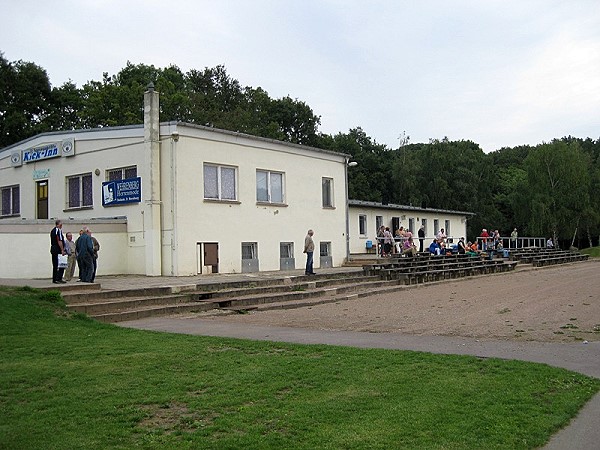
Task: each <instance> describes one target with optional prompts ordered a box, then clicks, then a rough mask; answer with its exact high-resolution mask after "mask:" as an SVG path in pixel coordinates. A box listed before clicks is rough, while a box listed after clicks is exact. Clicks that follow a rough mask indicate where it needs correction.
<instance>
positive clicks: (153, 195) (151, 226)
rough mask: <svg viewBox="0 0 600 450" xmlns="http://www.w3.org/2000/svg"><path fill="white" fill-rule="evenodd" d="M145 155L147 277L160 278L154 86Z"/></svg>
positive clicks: (147, 103)
mask: <svg viewBox="0 0 600 450" xmlns="http://www.w3.org/2000/svg"><path fill="white" fill-rule="evenodd" d="M144 153H145V155H146V161H147V162H149V164H148V167H150V198H149V199H148V200H146V201H145V203H146V208H145V209H144V211H145V214H144V242H145V249H146V275H149V276H161V275H162V261H161V260H162V258H161V252H162V239H161V235H162V232H161V202H160V118H159V101H158V92H156V91H155V90H154V85H153V84H152V83H150V84H149V85H148V90H147V91H146V92H144Z"/></svg>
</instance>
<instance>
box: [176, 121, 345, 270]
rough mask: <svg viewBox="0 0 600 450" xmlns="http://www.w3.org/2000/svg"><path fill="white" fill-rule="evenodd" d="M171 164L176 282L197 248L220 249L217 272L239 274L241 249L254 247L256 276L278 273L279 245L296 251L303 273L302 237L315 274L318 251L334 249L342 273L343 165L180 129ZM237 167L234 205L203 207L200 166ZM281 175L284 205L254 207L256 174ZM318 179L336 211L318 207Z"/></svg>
mask: <svg viewBox="0 0 600 450" xmlns="http://www.w3.org/2000/svg"><path fill="white" fill-rule="evenodd" d="M179 133H180V136H181V137H180V139H179V142H178V143H177V144H176V158H177V164H176V167H177V175H176V178H177V205H176V211H177V229H176V242H177V246H176V247H177V261H178V274H179V275H189V274H195V273H196V270H197V252H196V243H198V242H218V243H219V259H220V261H219V263H220V266H219V271H220V272H227V273H238V272H241V270H242V264H241V243H242V242H257V243H258V256H259V261H260V270H261V271H263V270H279V261H280V260H279V256H280V254H279V244H280V242H293V243H294V257H295V263H296V268H301V267H304V264H305V255H304V254H303V253H302V250H303V247H304V237H305V236H306V232H307V230H308V229H309V228H312V229H313V230H314V231H315V236H314V240H315V244H316V246H317V248H316V252H315V267H319V257H318V248H319V247H318V245H319V242H321V241H330V242H331V243H332V253H333V255H332V256H333V263H334V265H338V266H339V265H341V264H342V263H343V262H344V260H345V257H346V247H345V245H346V244H345V223H346V222H345V220H346V219H345V185H344V183H345V179H344V164H345V161H344V157H343V156H342V155H339V154H329V153H325V152H318V151H312V150H309V149H306V148H298V147H293V146H288V145H285V144H281V143H278V142H274V141H273V142H267V141H256V140H253V139H248V138H244V137H240V136H233V135H227V136H219V139H221V141H220V142H218V141H215V140H214V136H212V135H211V133H210V132H207V131H205V130H197V129H181V128H180V129H179ZM205 162H206V163H214V164H222V165H228V166H235V167H237V175H238V186H237V188H238V189H237V190H238V201H236V202H218V201H212V200H204V198H203V197H204V184H203V165H204V163H205ZM257 169H261V170H271V171H276V172H283V173H284V174H285V175H284V187H285V204H284V205H268V204H263V203H257V201H256V170H257ZM322 177H331V178H333V179H334V205H335V207H334V208H323V207H322V192H321V182H322Z"/></svg>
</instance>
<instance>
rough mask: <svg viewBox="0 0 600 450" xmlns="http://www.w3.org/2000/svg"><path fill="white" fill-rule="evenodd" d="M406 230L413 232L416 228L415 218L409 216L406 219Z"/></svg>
mask: <svg viewBox="0 0 600 450" xmlns="http://www.w3.org/2000/svg"><path fill="white" fill-rule="evenodd" d="M408 230H409V231H410V232H411V233H415V232H416V231H417V230H415V218H414V217H411V218H410V219H408Z"/></svg>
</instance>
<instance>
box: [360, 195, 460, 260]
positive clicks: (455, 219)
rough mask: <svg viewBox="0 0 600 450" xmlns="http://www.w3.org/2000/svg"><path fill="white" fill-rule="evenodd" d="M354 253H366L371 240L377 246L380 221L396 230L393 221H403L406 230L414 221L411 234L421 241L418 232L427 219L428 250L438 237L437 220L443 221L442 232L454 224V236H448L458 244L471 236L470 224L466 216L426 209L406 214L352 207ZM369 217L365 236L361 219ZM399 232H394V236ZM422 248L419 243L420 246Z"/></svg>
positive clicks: (405, 211)
mask: <svg viewBox="0 0 600 450" xmlns="http://www.w3.org/2000/svg"><path fill="white" fill-rule="evenodd" d="M349 209H350V213H349V217H350V219H349V220H350V253H358V254H360V253H366V242H367V241H368V240H370V241H372V242H373V245H375V242H376V237H377V229H376V217H377V216H382V217H383V225H384V226H386V227H390V230H392V218H393V217H399V218H400V219H401V220H400V226H403V227H404V228H405V229H406V228H408V226H409V219H411V218H413V219H414V223H415V229H414V230H411V231H412V233H413V235H414V238H415V239H418V237H417V232H418V230H419V227H420V226H421V221H422V219H427V230H426V231H427V233H426V239H425V246H428V245H429V244H430V243H431V240H432V238H433V236H434V220H435V219H437V220H438V221H439V228H446V226H445V221H446V220H449V221H450V233H447V235H448V236H452V237H454V238H455V242H456V241H458V238H460V237H466V233H467V221H466V216H465V215H464V214H460V213H452V212H451V211H447V212H442V211H428V210H426V209H423V210H410V209H407V210H402V209H397V208H390V207H387V208H386V207H385V206H381V207H372V206H354V205H351V206H350V208H349ZM360 215H366V217H367V229H366V234H364V235H361V234H360V233H359V216H360ZM394 231H395V230H392V233H393V232H394ZM416 243H417V245H418V241H417V242H416Z"/></svg>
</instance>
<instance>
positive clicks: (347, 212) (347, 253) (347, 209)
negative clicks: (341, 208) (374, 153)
mask: <svg viewBox="0 0 600 450" xmlns="http://www.w3.org/2000/svg"><path fill="white" fill-rule="evenodd" d="M356 166H358V163H357V162H356V161H350V159H349V158H346V163H345V164H344V175H345V178H346V262H348V261H350V209H349V207H348V167H356Z"/></svg>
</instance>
